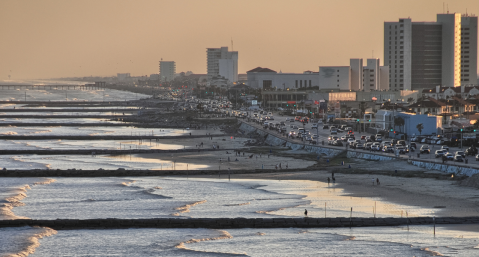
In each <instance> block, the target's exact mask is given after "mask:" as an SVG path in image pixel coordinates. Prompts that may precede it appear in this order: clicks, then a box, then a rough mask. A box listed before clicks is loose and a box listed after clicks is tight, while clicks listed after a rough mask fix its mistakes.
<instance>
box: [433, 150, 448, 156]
mask: <svg viewBox="0 0 479 257" xmlns="http://www.w3.org/2000/svg"><path fill="white" fill-rule="evenodd" d="M446 153H447V151H446V150H436V153H435V154H434V156H435V157H436V158H439V157H442V156H444V155H445V154H446Z"/></svg>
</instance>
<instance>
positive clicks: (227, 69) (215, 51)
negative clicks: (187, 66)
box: [206, 46, 238, 83]
mask: <svg viewBox="0 0 479 257" xmlns="http://www.w3.org/2000/svg"><path fill="white" fill-rule="evenodd" d="M206 70H207V75H208V80H209V81H211V80H212V79H213V78H214V77H223V78H225V79H227V80H229V82H231V83H233V82H237V81H238V51H228V47H227V46H224V47H221V48H207V49H206Z"/></svg>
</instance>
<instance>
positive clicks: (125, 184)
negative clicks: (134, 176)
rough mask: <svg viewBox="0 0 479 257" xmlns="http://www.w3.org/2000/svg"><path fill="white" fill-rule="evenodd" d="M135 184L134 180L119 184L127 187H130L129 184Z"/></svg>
mask: <svg viewBox="0 0 479 257" xmlns="http://www.w3.org/2000/svg"><path fill="white" fill-rule="evenodd" d="M135 182H136V180H130V181H126V182H123V183H121V184H122V185H124V186H127V187H128V186H130V185H131V184H133V183H135Z"/></svg>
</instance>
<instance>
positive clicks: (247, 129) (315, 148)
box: [239, 122, 344, 158]
mask: <svg viewBox="0 0 479 257" xmlns="http://www.w3.org/2000/svg"><path fill="white" fill-rule="evenodd" d="M239 129H240V130H241V131H243V132H244V133H245V134H249V133H253V132H254V133H257V134H259V135H260V136H263V137H265V143H266V144H268V145H272V146H285V147H289V148H290V149H291V150H305V151H308V152H312V153H316V154H318V155H324V156H326V157H330V158H331V157H334V156H336V155H338V154H340V153H341V152H343V151H344V149H340V148H337V147H336V148H333V147H328V146H324V145H308V144H301V143H296V142H294V141H293V140H291V139H287V138H282V137H278V136H276V135H273V134H271V133H270V132H268V131H266V130H263V129H259V128H256V127H253V126H251V125H249V124H247V123H244V122H242V123H241V125H240V127H239Z"/></svg>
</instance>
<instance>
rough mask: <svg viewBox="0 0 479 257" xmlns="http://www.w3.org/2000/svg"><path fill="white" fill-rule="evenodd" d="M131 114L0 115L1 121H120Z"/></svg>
mask: <svg viewBox="0 0 479 257" xmlns="http://www.w3.org/2000/svg"><path fill="white" fill-rule="evenodd" d="M130 116H131V114H130V113H129V114H128V115H121V114H118V115H76V114H70V115H30V114H25V115H22V114H12V115H0V118H2V119H11V118H17V119H18V118H20V119H70V118H71V119H120V118H126V117H130Z"/></svg>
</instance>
